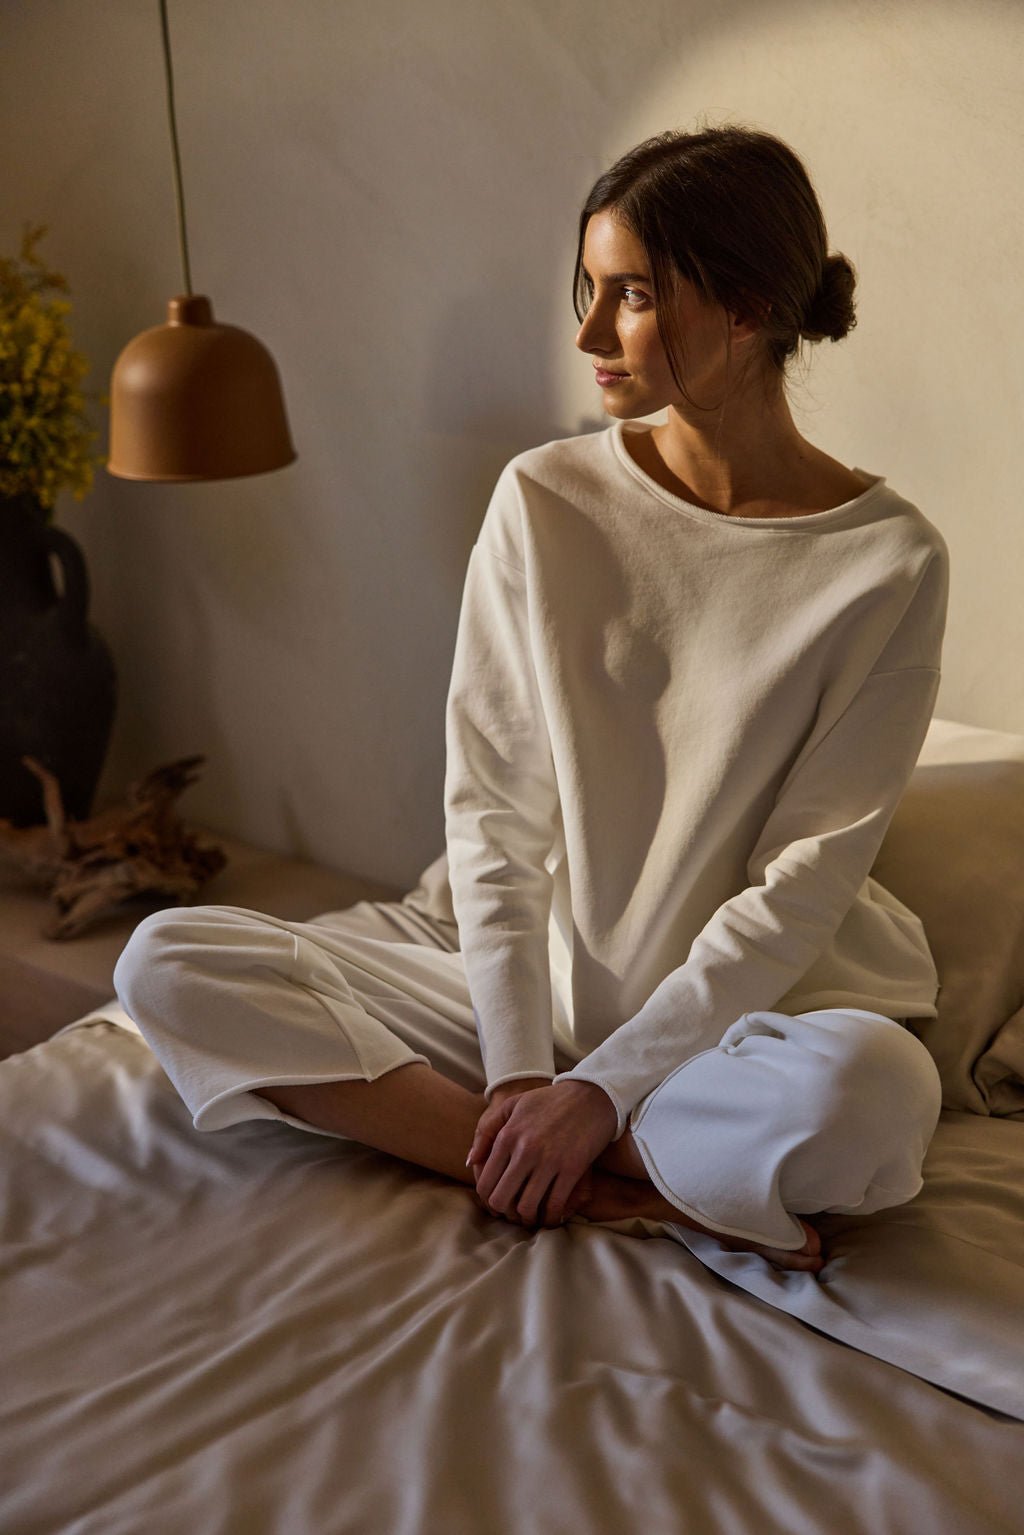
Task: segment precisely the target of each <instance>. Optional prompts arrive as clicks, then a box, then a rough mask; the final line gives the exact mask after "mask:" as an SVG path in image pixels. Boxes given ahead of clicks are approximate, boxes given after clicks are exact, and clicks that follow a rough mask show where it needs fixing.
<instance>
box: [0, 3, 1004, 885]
mask: <svg viewBox="0 0 1024 1535" xmlns="http://www.w3.org/2000/svg"><path fill="white" fill-rule="evenodd" d="M170 10H171V27H172V37H173V42H174V50H175V62H176V72H177V88H178V89H177V94H178V111H179V127H180V133H181V141H182V153H183V158H184V170H185V178H186V193H187V199H188V208H189V217H190V234H191V246H192V265H193V274H194V279H195V283H196V287H197V288H198V289H199V291H203V292H206V293H208V294H210V295H211V297H212V299H213V302H214V306H215V310H216V313H217V314H218V315H219V316H220V317H221V318H223V319H225V320H228V321H231V322H232V323H235V324H239V325H243V326H246V327H247V328H249V329H252V330H254V331H255V332H256V333H257V334H258V335H260V336H261V338H262V339H263V340H265V341H266V342H267V344H268V345H269V346H270V347H271V349H272V350H273V352H274V354H275V357H276V359H277V362H278V365H279V367H280V370H281V373H282V376H283V378H284V381H285V387H286V393H287V398H288V405H289V411H290V415H291V421H292V427H293V432H294V436H295V440H296V445H297V447H298V451H299V455H300V456H299V461H298V463H297V464H296V465H294V466H293V467H291V468H289V469H286V470H284V471H281V472H280V473H278V474H276V475H271V476H267V477H264V478H259V479H253V480H244V481H236V482H228V483H223V484H220V485H205V486H194V487H186V488H172V487H164V486H139V485H132V484H127V483H124V482H119V481H114V480H111V479H110V478H108V477H107V476H105V475H103V474H101V475H100V477H99V479H98V481H97V486H96V489H95V492H94V493H93V495H92V496H91V497H90V499H89V500H88V501H87V502H86V503H84V504H83V505H82V506H78V505H76V504H75V503H74V502H71V501H68V502H66V503H64V504H62V506H61V508H60V519H61V521H62V523H63V524H64V525H65V526H66V527H68V528H69V529H70V530H71V531H72V532H73V533H74V534H75V535H76V536H77V537H78V538H79V540H80V541H81V543H82V545H83V547H84V548H85V550H86V553H87V557H88V560H89V565H90V570H91V573H92V577H93V583H94V588H95V592H94V619H95V621H96V623H97V624H98V626H99V627H100V628H101V629H102V630H103V632H104V633H105V634H106V636H107V637H108V639H109V641H110V642H111V644H112V646H113V648H114V650H115V653H116V655H117V659H118V664H119V668H120V675H121V704H120V713H119V717H118V722H117V727H116V734H115V740H114V745H113V748H112V752H111V757H110V760H109V763H108V767H107V770H106V773H105V775H104V783H103V786H102V793H103V795H104V796H106V797H113V796H116V795H118V794H120V793H121V792H122V791H123V789H124V787H125V785H126V783H127V782H128V780H129V779H130V778H131V777H133V776H136V775H138V774H140V773H142V772H143V771H145V770H146V769H148V768H149V767H151V766H153V765H155V764H156V763H157V762H161V761H165V760H167V759H169V758H170V757H173V756H177V755H180V754H184V753H187V752H195V751H200V752H206V753H207V754H208V757H209V762H208V765H207V768H206V771H205V774H204V778H203V780H202V782H201V784H200V785H198V786H197V787H196V788H195V789H193V790H192V791H191V792H190V794H189V797H188V799H187V801H186V802H185V808H186V809H187V811H188V813H189V814H190V815H191V816H193V817H195V818H197V819H205V820H207V821H208V822H210V823H211V824H214V825H218V826H221V827H223V828H224V829H225V830H227V831H231V832H234V833H236V834H238V835H242V836H245V837H248V838H249V839H251V840H253V841H257V842H261V843H264V844H266V845H269V846H276V847H280V848H284V849H289V850H295V851H298V852H302V853H306V854H309V855H312V856H316V857H318V858H321V859H323V860H324V861H326V862H330V863H335V864H337V865H340V866H343V867H347V868H350V869H354V870H357V871H359V872H362V873H366V874H370V875H374V876H376V877H378V878H380V879H385V880H391V881H394V882H395V883H398V884H408V883H411V882H412V881H413V880H414V879H415V877H416V875H417V874H418V872H419V870H420V868H421V867H422V866H423V865H424V864H426V863H427V862H428V861H429V860H430V859H431V858H432V857H434V856H435V854H436V853H437V852H438V851H440V849H441V847H442V846H443V814H442V807H441V788H442V781H443V770H444V730H443V710H444V698H445V693H446V690H447V682H448V670H449V665H450V660H451V649H452V644H453V641H454V635H455V624H456V618H457V610H458V601H459V595H460V591H461V585H462V576H463V571H464V568H465V562H466V558H467V555H468V551H469V547H470V545H471V543H472V540H473V537H474V535H475V532H476V528H477V526H478V524H479V522H480V519H481V517H482V515H483V511H484V508H485V505H486V500H487V496H488V494H489V491H490V488H491V485H492V484H493V481H494V478H495V477H496V475H497V473H498V470H499V469H500V467H501V465H502V464H503V463H504V461H505V460H506V459H507V458H508V457H509V456H510V455H511V454H512V453H514V452H516V451H518V450H519V449H520V448H522V447H526V446H528V445H530V444H532V443H535V442H540V441H544V440H547V439H548V438H551V437H553V436H558V435H564V434H566V433H569V432H575V431H580V430H584V429H587V428H588V427H591V426H594V425H597V424H599V414H598V409H599V407H598V402H597V401H596V400H595V399H594V398H593V397H592V392H591V391H592V389H593V386H592V384H591V383H590V377H591V374H590V369H589V366H588V364H587V362H586V361H585V360H584V359H582V358H580V357H578V355H577V354H575V353H574V350H573V347H572V336H573V332H574V320H573V316H572V310H571V304H570V301H569V294H568V282H569V274H570V271H571V262H572V253H573V246H574V240H575V220H576V210H577V207H578V204H579V202H580V200H581V198H582V196H583V195H584V194H585V192H586V191H587V189H588V188H589V185H590V183H591V182H592V180H593V179H594V177H595V176H596V175H597V174H598V173H599V172H600V170H602V169H603V168H604V166H605V165H606V164H607V163H608V162H609V160H610V159H611V158H612V157H614V156H615V155H616V154H617V153H619V152H621V151H622V150H623V149H625V148H627V147H628V146H629V145H630V144H631V143H634V142H635V141H636V140H637V139H639V138H640V137H642V136H644V135H646V134H647V133H651V132H655V131H657V130H659V129H661V128H664V127H668V126H689V125H692V124H693V122H694V121H695V119H697V118H698V117H699V116H701V115H706V116H708V117H709V118H710V119H711V120H712V121H720V120H723V119H725V118H727V117H728V118H734V119H736V118H738V119H741V120H744V121H748V122H751V123H754V124H756V125H757V126H761V127H765V128H768V129H770V130H771V131H774V132H777V133H779V134H781V135H782V136H783V137H786V138H788V139H789V140H790V141H791V142H792V143H793V144H794V145H795V147H796V148H797V149H798V150H799V151H800V152H801V153H802V154H803V156H804V158H805V159H806V161H807V162H808V164H809V166H810V168H811V170H812V173H813V174H814V176H815V179H816V181H817V184H818V186H819V190H820V191H821V194H822V198H823V202H824V205H825V210H826V214H827V215H828V217H829V222H830V226H831V231H832V234H833V243H834V244H835V245H837V246H839V247H840V248H842V249H844V250H845V251H846V252H847V254H848V255H849V256H850V257H851V258H852V259H853V260H854V262H855V263H856V264H857V266H858V268H859V270H860V275H861V321H860V325H859V327H858V329H857V330H856V331H855V332H854V334H853V336H852V337H851V338H850V339H849V340H848V341H847V342H845V343H844V344H843V346H841V347H836V348H831V349H829V350H828V351H827V352H822V351H821V349H820V348H819V351H818V354H817V355H816V356H815V358H814V362H813V365H812V367H811V369H810V372H809V374H808V376H807V378H806V379H805V380H803V381H801V382H800V383H799V384H798V387H797V389H796V403H797V405H798V407H799V410H800V414H801V419H802V422H803V425H804V428H805V430H806V431H807V432H808V434H809V435H810V436H811V437H812V438H813V439H814V440H815V441H818V442H819V443H820V444H821V445H822V446H823V447H825V448H827V449H828V450H829V451H830V452H833V453H836V454H837V455H838V456H839V457H841V458H844V459H845V460H846V461H847V462H851V463H856V464H859V465H861V466H863V467H865V468H868V469H871V470H873V471H875V472H878V473H884V474H886V475H887V477H888V479H889V481H890V483H891V484H893V485H894V486H895V487H896V488H897V489H899V490H900V491H902V492H903V493H904V494H906V495H909V496H910V497H912V498H913V499H915V500H917V501H918V503H919V504H920V505H921V506H922V508H923V509H924V510H925V511H926V512H927V513H928V515H929V516H930V517H931V518H932V519H933V521H935V522H936V523H937V524H938V525H939V526H940V527H941V528H942V529H943V531H944V533H945V534H946V537H947V539H948V540H949V543H950V546H951V549H952V553H953V560H954V584H953V597H952V610H951V618H950V627H949V637H948V641H947V650H946V678H945V681H944V684H943V693H942V695H941V697H940V711H941V712H943V713H945V714H947V715H951V716H955V717H958V718H960V719H964V720H968V721H972V722H975V723H979V724H987V725H993V726H1001V725H1002V726H1006V727H1008V728H1014V729H1017V730H1024V684H1022V682H1021V680H1020V676H1021V674H1020V668H1019V666H1018V665H1017V664H1016V661H1015V657H1016V656H1017V655H1018V654H1019V653H1020V651H1021V649H1022V648H1024V616H1022V604H1021V603H1020V600H1019V597H1018V594H1017V584H1018V581H1017V577H1018V572H1019V570H1020V568H1021V563H1022V562H1021V555H1022V552H1024V532H1022V530H1021V525H1020V520H1019V514H1018V503H1019V496H1018V494H1017V486H1016V480H1017V479H1018V478H1019V469H1018V472H1017V474H1016V475H1015V476H1014V483H1012V484H1011V473H1012V470H1013V468H1014V467H1015V462H1014V461H1015V460H1016V459H1017V458H1018V457H1019V441H1020V435H1021V424H1020V423H1021V404H1022V394H1024V391H1022V388H1021V356H1022V354H1024V347H1022V345H1021V341H1022V338H1021V328H1022V320H1021V306H1020V305H1019V303H1018V301H1017V295H1016V277H1017V271H1018V267H1019V257H1018V252H1019V249H1020V246H1021V237H1022V230H1021V213H1020V199H1019V176H1020V149H1021V139H1022V136H1024V110H1022V101H1021V89H1020V84H1019V68H1018V63H1019V59H1020V57H1021V48H1022V44H1024V7H1021V6H1020V5H1019V4H1017V3H1015V0H1005V3H1001V0H1000V3H997V0H889V3H882V0H877V3H876V0H831V3H830V0H815V3H811V0H789V3H772V0H747V3H737V0H731V3H730V0H722V3H718V4H708V3H700V0H645V4H644V5H642V6H641V5H636V6H625V7H624V6H623V5H622V4H621V3H619V0H486V3H481V0H372V3H370V0H245V3H243V0H220V3H218V4H217V5H210V4H208V3H204V0H171V6H170ZM0 85H2V88H0V134H2V139H3V142H4V143H5V144H6V145H7V146H8V149H9V151H10V149H11V146H16V152H14V153H11V152H9V153H8V154H6V155H5V156H4V161H3V169H2V172H0V176H2V187H3V197H2V202H0V242H2V244H3V246H4V248H8V249H9V248H11V246H12V245H13V244H14V242H15V241H16V239H17V235H18V231H19V229H20V226H21V223H22V222H23V221H24V220H26V219H31V220H34V221H44V222H46V223H48V224H49V225H50V230H51V233H50V236H49V239H48V242H47V245H46V250H47V253H48V254H49V256H50V257H51V258H52V260H53V262H54V263H55V264H56V265H57V266H59V267H61V268H62V269H63V270H64V271H66V272H67V274H68V276H69V278H70V279H71V281H72V284H73V288H74V298H75V305H76V308H75V318H74V323H75V333H76V337H77V339H78V340H79V342H80V344H81V345H82V346H84V347H85V348H86V349H87V351H88V352H89V355H90V356H91V358H92V359H93V361H94V364H95V368H94V375H93V378H94V381H95V383H96V384H97V385H99V386H105V381H106V376H107V375H108V373H109V369H110V366H111V365H112V363H113V360H114V358H115V356H116V354H117V352H118V350H119V349H120V347H121V346H122V345H123V344H124V342H125V341H126V340H127V339H128V338H129V337H130V336H131V335H133V334H134V333H135V332H136V331H138V330H141V329H143V328H144V327H145V326H147V325H151V324H155V323H157V322H158V321H159V320H160V319H162V318H163V313H164V306H165V304H166V300H167V298H169V297H170V296H171V295H172V294H173V293H176V292H177V291H178V290H179V288H180V275H179V271H178V266H177V245H176V239H175V230H174V211H173V201H172V189H171V178H170V161H169V152H168V147H167V138H166V127H165V118H164V108H163V97H162V91H163V80H162V64H161V57H160V49H159V26H158V17H157V6H156V0H153V3H152V4H149V3H146V4H143V3H140V0H92V3H90V4H89V5H83V4H82V3H81V0H77V3H75V0H32V3H31V4H28V3H22V4H14V3H11V0H7V3H6V4H5V5H4V6H3V7H2V9H0Z"/></svg>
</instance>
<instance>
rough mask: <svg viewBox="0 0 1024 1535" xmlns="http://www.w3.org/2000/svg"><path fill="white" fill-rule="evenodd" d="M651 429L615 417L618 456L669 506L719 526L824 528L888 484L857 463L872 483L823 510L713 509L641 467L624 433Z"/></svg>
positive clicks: (613, 441) (859, 472) (613, 429)
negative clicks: (740, 512) (755, 512)
mask: <svg viewBox="0 0 1024 1535" xmlns="http://www.w3.org/2000/svg"><path fill="white" fill-rule="evenodd" d="M651 429H652V428H651V427H650V426H649V425H646V424H643V423H639V422H634V421H613V422H612V424H611V426H610V427H609V428H608V437H609V440H610V442H611V446H612V451H613V452H614V454H615V456H616V458H617V459H618V460H619V462H620V463H621V464H622V465H623V467H624V468H625V469H626V470H628V472H629V473H630V474H631V475H632V476H633V478H634V479H635V480H637V481H639V483H640V484H641V485H642V486H643V487H644V489H645V490H647V491H649V492H650V493H651V495H654V496H657V498H658V500H659V501H663V502H664V503H665V505H666V506H671V507H674V508H675V510H676V511H678V512H682V513H683V514H684V515H685V516H687V517H693V518H695V519H696V520H697V521H698V522H705V523H709V524H712V525H714V526H716V527H733V528H763V529H769V528H776V529H779V530H780V531H793V530H794V529H801V528H803V529H814V528H820V527H822V526H823V525H827V524H829V523H833V522H841V521H843V520H844V519H845V518H847V517H849V516H850V514H851V513H856V512H858V511H859V510H860V509H861V507H862V506H863V504H864V503H865V501H868V500H870V498H871V497H872V496H874V495H876V494H877V493H878V491H879V490H881V489H882V488H883V487H884V485H885V476H884V475H881V474H878V475H872V474H870V472H869V471H868V470H866V469H860V468H858V467H857V466H856V465H854V467H853V473H854V474H856V475H866V476H867V477H868V479H869V480H870V484H868V485H866V486H865V487H864V490H863V491H862V492H861V494H860V495H859V496H854V497H853V499H852V500H850V501H844V502H842V503H841V505H839V506H830V507H828V508H826V510H825V511H823V512H803V513H798V514H797V515H796V516H794V517H735V516H733V515H732V513H730V512H713V511H711V510H710V508H708V507H706V506H697V505H696V504H695V503H694V502H693V501H687V500H685V499H684V498H683V497H682V496H677V495H675V494H674V493H673V492H672V491H670V490H666V489H665V487H664V486H663V485H659V484H658V482H657V480H654V479H652V478H651V476H650V475H649V474H648V473H647V471H646V469H641V467H640V465H639V464H638V463H637V462H636V460H635V459H634V458H633V456H632V454H631V453H630V451H629V449H628V448H627V447H626V444H625V443H624V441H623V437H624V435H625V433H626V431H627V430H628V431H630V432H649V431H651Z"/></svg>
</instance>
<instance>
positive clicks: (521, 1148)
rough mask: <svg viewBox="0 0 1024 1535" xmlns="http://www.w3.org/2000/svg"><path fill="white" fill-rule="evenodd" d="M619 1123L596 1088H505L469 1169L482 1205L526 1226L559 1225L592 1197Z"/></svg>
mask: <svg viewBox="0 0 1024 1535" xmlns="http://www.w3.org/2000/svg"><path fill="white" fill-rule="evenodd" d="M617 1123H618V1120H617V1116H616V1113H615V1108H614V1105H613V1104H612V1101H611V1099H610V1098H609V1097H608V1094H607V1093H606V1092H605V1091H604V1090H603V1088H600V1087H598V1086H597V1084H596V1083H594V1082H559V1083H556V1084H554V1085H552V1084H551V1083H549V1082H544V1081H541V1080H540V1079H537V1078H521V1079H520V1080H519V1081H516V1082H503V1083H502V1084H501V1085H500V1086H499V1087H497V1088H495V1090H494V1093H493V1094H492V1095H491V1101H490V1103H489V1104H488V1105H487V1107H486V1109H485V1110H484V1112H483V1113H482V1114H481V1116H480V1118H479V1120H478V1121H477V1127H476V1133H475V1135H474V1137H473V1144H472V1145H471V1146H470V1149H469V1156H468V1158H467V1166H470V1167H472V1169H473V1176H474V1178H475V1179H476V1191H477V1195H478V1197H479V1198H480V1200H481V1202H482V1203H483V1204H484V1205H485V1207H486V1208H487V1209H488V1210H490V1211H491V1213H492V1214H495V1215H504V1216H505V1217H506V1219H508V1220H511V1221H516V1222H518V1223H521V1224H523V1225H526V1226H535V1225H540V1226H558V1225H561V1223H562V1222H563V1221H565V1220H568V1218H569V1216H570V1215H573V1214H574V1213H575V1211H576V1209H577V1207H578V1206H579V1204H580V1203H582V1200H583V1198H584V1196H585V1193H586V1190H587V1186H588V1182H589V1178H588V1175H589V1172H590V1168H591V1167H592V1165H593V1163H594V1160H595V1158H596V1157H598V1156H600V1154H601V1152H602V1151H603V1150H604V1149H605V1147H606V1146H607V1145H609V1143H610V1142H611V1141H612V1140H613V1139H614V1137H615V1129H616V1125H617Z"/></svg>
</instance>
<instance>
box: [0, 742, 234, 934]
mask: <svg viewBox="0 0 1024 1535" xmlns="http://www.w3.org/2000/svg"><path fill="white" fill-rule="evenodd" d="M22 761H23V762H24V764H25V766H26V767H27V768H28V769H29V770H30V771H31V772H33V773H34V774H35V775H36V777H37V778H38V779H39V781H40V782H41V784H42V786H43V805H44V808H45V810H46V825H45V826H12V824H11V822H10V821H5V820H0V857H2V858H5V859H6V860H8V861H9V862H11V863H14V864H16V865H17V866H18V867H19V868H21V869H23V870H25V871H26V872H27V873H28V875H29V876H30V877H31V878H32V879H36V880H38V881H39V883H40V884H44V885H48V886H49V887H50V899H51V900H52V901H53V903H54V904H55V906H56V908H57V915H56V916H55V917H54V918H53V920H52V921H51V922H50V923H48V924H47V926H46V928H45V929H44V931H45V934H46V936H47V937H48V938H72V937H74V935H75V934H76V933H80V932H81V931H82V929H83V928H84V927H87V926H88V925H89V924H90V923H93V922H96V921H98V920H99V919H100V918H101V917H104V916H106V915H107V914H108V913H109V912H112V911H114V910H115V909H116V908H117V907H119V906H121V905H122V904H123V903H124V902H125V901H127V900H130V899H131V898H132V897H134V896H142V895H151V896H157V895H161V896H162V895H166V896H169V897H170V898H171V899H170V901H169V902H168V904H169V905H174V904H176V903H179V902H184V901H185V900H186V899H187V897H189V896H191V895H192V894H194V892H195V891H196V890H198V889H199V886H200V885H202V884H203V883H204V881H206V880H208V879H209V878H210V877H211V876H212V875H214V874H217V873H218V872H219V871H220V870H221V869H222V868H223V867H224V865H225V864H226V863H227V855H226V854H225V852H224V850H223V849H222V848H220V847H217V846H215V845H213V844H207V845H205V846H204V845H201V844H200V843H199V842H198V841H197V839H196V838H195V836H194V835H193V834H192V833H191V832H189V831H187V830H186V829H185V827H184V826H183V825H182V823H181V821H180V820H179V818H178V816H177V814H176V813H175V810H174V801H175V800H176V799H177V798H178V796H179V795H180V794H181V793H182V792H183V791H184V790H185V789H187V788H188V787H189V785H190V784H193V783H195V781H196V779H197V778H198V776H199V774H198V771H197V769H198V768H199V767H200V766H201V765H202V763H203V762H205V761H206V759H205V757H182V758H180V759H179V760H178V761H177V762H169V763H167V764H166V766H164V767H159V768H154V769H153V771H152V772H151V773H148V774H147V775H146V777H145V778H143V779H141V780H140V781H139V782H138V783H133V784H132V785H131V786H130V788H129V790H128V794H127V803H126V804H124V805H114V806H112V807H111V808H110V809H109V810H103V811H101V812H100V813H99V814H98V815H94V816H91V817H90V818H89V819H88V820H87V821H69V820H68V819H67V818H66V816H65V814H64V805H63V801H62V799H61V793H60V785H59V783H58V782H57V779H56V778H55V777H54V775H53V774H52V773H51V772H49V771H48V769H46V768H44V767H43V766H41V764H40V763H38V762H36V761H35V760H34V758H32V757H24V758H22Z"/></svg>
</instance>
